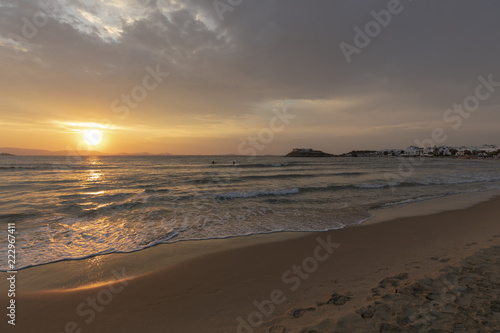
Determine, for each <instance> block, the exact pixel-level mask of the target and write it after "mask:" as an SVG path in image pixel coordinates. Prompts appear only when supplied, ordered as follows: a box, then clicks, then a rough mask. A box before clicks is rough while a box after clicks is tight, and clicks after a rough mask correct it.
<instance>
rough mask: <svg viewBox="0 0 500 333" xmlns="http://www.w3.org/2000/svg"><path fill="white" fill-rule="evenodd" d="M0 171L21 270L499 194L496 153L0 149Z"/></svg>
mask: <svg viewBox="0 0 500 333" xmlns="http://www.w3.org/2000/svg"><path fill="white" fill-rule="evenodd" d="M0 179H1V183H0V207H1V210H0V248H3V249H7V245H8V241H7V232H8V229H7V226H8V224H9V223H14V224H15V227H16V234H15V236H16V243H15V245H16V257H17V262H16V269H22V268H26V267H30V266H36V265H42V264H46V263H50V262H55V261H60V260H71V259H81V258H86V257H90V256H95V255H100V254H107V253H115V252H133V251H138V250H142V249H145V248H148V247H151V246H154V245H157V244H165V243H174V242H179V241H188V240H205V239H213V238H227V237H235V236H242V235H252V234H262V233H274V232H285V231H324V230H332V229H339V228H344V227H346V226H351V225H358V224H361V223H363V222H365V221H367V220H369V219H371V218H373V216H374V214H373V210H375V209H377V208H383V207H391V206H399V205H406V204H410V203H412V202H417V201H423V200H432V199H435V198H440V197H446V196H450V195H454V194H460V193H471V195H472V193H475V192H486V191H497V190H499V189H500V161H498V160H464V159H455V158H421V159H418V158H396V157H385V158H384V157H378V158H377V157H367V158H363V157H344V158H342V157H328V158H291V157H279V156H144V157H138V156H115V157H113V156H105V157H102V156H100V157H97V156H96V157H79V156H73V157H66V156H61V157H35V156H2V157H0ZM7 269H8V267H7V256H0V270H2V271H6V270H7Z"/></svg>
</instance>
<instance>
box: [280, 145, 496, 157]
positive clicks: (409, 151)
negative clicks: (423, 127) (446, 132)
mask: <svg viewBox="0 0 500 333" xmlns="http://www.w3.org/2000/svg"><path fill="white" fill-rule="evenodd" d="M286 156H287V157H456V158H465V159H475V158H493V159H498V158H500V146H498V145H492V144H485V145H483V146H481V147H475V146H461V147H451V146H440V147H437V146H435V147H428V148H422V147H417V146H409V147H407V148H405V149H383V150H379V151H377V150H353V151H351V152H349V153H345V154H341V155H335V154H328V153H325V152H322V151H320V150H314V149H311V148H295V149H293V150H292V151H291V152H290V153H288V154H287V155H286Z"/></svg>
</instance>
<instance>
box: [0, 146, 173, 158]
mask: <svg viewBox="0 0 500 333" xmlns="http://www.w3.org/2000/svg"><path fill="white" fill-rule="evenodd" d="M1 153H4V154H12V155H17V156H76V155H80V156H153V155H157V154H151V153H148V152H141V153H121V154H106V153H102V152H100V151H97V150H77V151H70V150H59V151H52V150H44V149H23V148H11V147H3V148H0V154H1ZM159 155H170V154H168V153H166V154H159Z"/></svg>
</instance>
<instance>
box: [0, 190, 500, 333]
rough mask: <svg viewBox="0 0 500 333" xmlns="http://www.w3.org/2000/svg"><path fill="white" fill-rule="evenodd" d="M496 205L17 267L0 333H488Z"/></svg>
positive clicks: (497, 296) (499, 279)
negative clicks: (10, 307) (11, 321)
mask: <svg viewBox="0 0 500 333" xmlns="http://www.w3.org/2000/svg"><path fill="white" fill-rule="evenodd" d="M499 204H500V198H499V197H496V198H493V199H491V200H489V201H487V202H483V203H479V204H475V205H474V206H472V207H468V208H465V209H458V210H457V209H455V210H452V211H446V212H440V213H435V214H431V215H425V216H413V217H404V218H398V219H394V220H390V221H386V222H381V223H375V224H367V225H362V226H357V227H350V228H345V229H341V230H334V231H330V232H323V233H300V234H299V233H296V234H290V233H288V234H272V235H260V236H250V237H238V238H230V239H224V240H213V241H201V242H180V243H177V244H168V245H160V246H156V247H154V248H150V249H147V250H144V251H139V252H136V253H131V254H113V255H107V256H100V257H94V258H89V259H85V260H79V261H65V262H59V263H53V264H48V265H43V266H38V267H33V268H28V269H25V270H22V271H20V272H19V273H18V275H17V279H18V281H17V294H16V306H17V313H16V325H15V326H12V325H8V324H7V320H6V319H5V315H3V317H4V319H3V320H2V323H1V324H0V326H1V331H2V332H37V333H38V332H53V333H55V332H57V333H59V332H151V333H154V332H228V333H229V332H245V333H248V332H272V333H282V332H499V328H500V268H499V267H500V265H499V263H500V262H499V261H500V223H499V219H498V209H497V207H498V205H499ZM1 276H2V277H3V278H2V281H1V282H0V288H1V290H5V291H6V290H7V289H8V285H7V283H6V278H5V276H6V274H5V273H1ZM1 298H2V304H4V311H5V304H6V303H5V301H4V300H5V292H4V291H2V294H1Z"/></svg>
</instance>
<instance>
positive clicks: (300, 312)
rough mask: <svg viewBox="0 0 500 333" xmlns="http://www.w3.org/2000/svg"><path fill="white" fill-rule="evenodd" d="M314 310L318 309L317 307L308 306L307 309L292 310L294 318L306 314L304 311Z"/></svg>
mask: <svg viewBox="0 0 500 333" xmlns="http://www.w3.org/2000/svg"><path fill="white" fill-rule="evenodd" d="M312 311H316V309H315V308H307V309H297V310H293V312H292V316H293V317H294V318H300V317H302V316H303V315H304V313H306V312H312Z"/></svg>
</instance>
